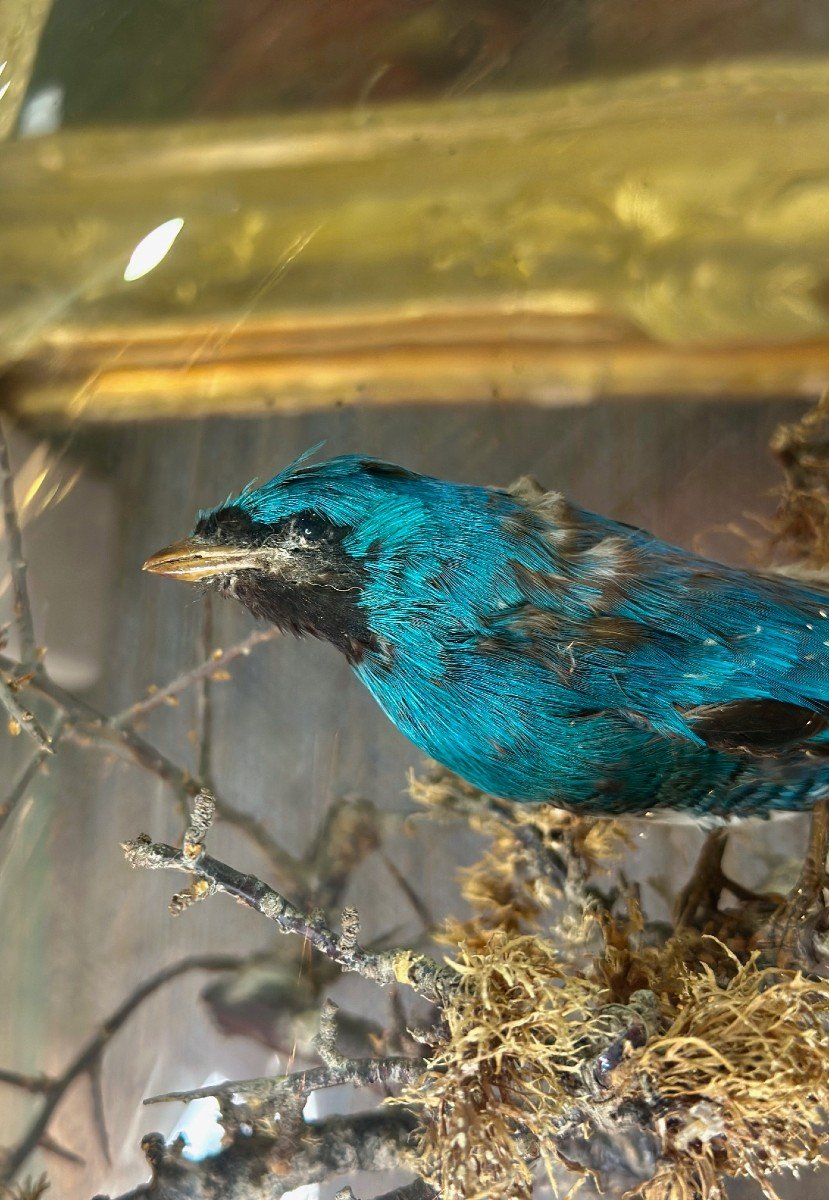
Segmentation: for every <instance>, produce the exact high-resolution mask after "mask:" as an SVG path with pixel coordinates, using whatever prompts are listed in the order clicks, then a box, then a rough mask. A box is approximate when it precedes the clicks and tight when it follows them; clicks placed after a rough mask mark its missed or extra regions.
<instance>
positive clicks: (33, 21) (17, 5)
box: [0, 0, 52, 138]
mask: <svg viewBox="0 0 829 1200" xmlns="http://www.w3.org/2000/svg"><path fill="white" fill-rule="evenodd" d="M51 8H52V0H2V3H0V63H3V64H4V69H3V71H2V73H0V89H4V90H3V91H2V95H0V138H5V137H8V136H9V134H10V133H11V132H12V130H13V129H14V126H15V123H16V121H17V117H18V114H19V112H20V107H21V105H22V103H23V98H24V96H25V94H26V88H27V87H28V85H29V79H30V77H31V73H32V67H33V66H34V62H35V56H36V54H37V47H38V43H39V41H40V35H41V33H42V32H43V27H44V25H45V24H46V19H47V17H48V16H49V13H50V11H51Z"/></svg>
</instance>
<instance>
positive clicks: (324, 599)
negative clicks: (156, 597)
mask: <svg viewBox="0 0 829 1200" xmlns="http://www.w3.org/2000/svg"><path fill="white" fill-rule="evenodd" d="M307 458H308V455H304V456H303V457H302V458H301V459H299V460H297V461H296V462H295V463H293V464H291V466H290V467H288V468H287V469H286V470H285V471H283V472H281V474H279V475H277V476H276V477H275V478H274V479H272V480H270V482H269V483H266V484H264V485H263V486H262V487H259V488H254V487H252V486H248V487H247V488H245V489H244V491H242V492H241V494H240V495H239V496H237V497H235V498H229V499H228V500H226V501H225V502H224V503H223V504H221V505H219V506H218V507H216V508H214V509H212V510H210V511H209V512H203V513H200V514H199V517H198V520H197V522H196V526H195V529H194V530H193V533H192V534H191V535H190V536H189V537H188V538H185V539H184V540H183V541H180V542H177V543H176V544H175V545H173V546H169V547H167V548H166V549H164V550H160V551H159V552H158V553H157V554H154V555H153V556H152V557H151V558H149V559H148V560H147V562H146V563H145V564H144V570H146V571H152V572H154V573H155V574H158V575H168V576H170V577H171V578H173V579H183V580H186V581H188V582H194V583H201V584H203V585H206V586H208V587H211V588H213V589H215V590H217V591H218V592H219V593H221V594H222V595H225V596H232V597H234V598H235V599H236V600H239V601H240V602H241V603H242V604H244V605H245V607H246V608H248V609H249V610H250V611H251V612H252V613H253V614H254V615H255V616H257V617H260V618H264V619H266V620H270V621H272V622H273V623H274V624H276V625H278V626H280V627H281V628H283V629H286V630H289V631H291V632H293V633H296V634H300V635H302V634H312V635H314V636H316V637H321V638H324V639H326V640H327V641H330V642H332V643H333V644H334V645H335V646H337V647H338V648H339V649H340V650H342V651H343V652H344V653H345V655H346V657H347V658H348V659H349V661H350V662H352V663H357V662H360V661H361V660H362V658H363V657H364V655H365V654H366V653H367V652H368V651H370V650H375V649H377V647H378V643H379V641H380V640H381V637H382V635H380V634H378V631H377V625H378V622H376V621H375V620H374V619H373V618H374V616H375V615H377V614H378V610H379V609H382V608H384V607H385V608H391V607H392V606H393V602H394V599H395V597H394V594H393V592H392V591H391V588H392V587H393V586H394V585H393V583H392V582H391V580H392V577H393V576H394V573H395V572H397V576H395V578H398V577H400V575H401V573H402V572H406V573H407V575H406V583H407V585H410V586H409V591H412V589H413V590H414V592H416V591H417V580H418V578H420V577H424V576H425V574H426V572H427V571H428V570H429V569H430V568H431V569H434V564H435V555H436V554H437V553H438V552H439V547H440V545H441V538H442V534H441V527H442V523H443V522H444V521H445V518H446V507H447V500H450V501H451V496H452V494H453V493H452V489H454V488H455V485H451V484H445V483H443V482H442V481H440V480H436V479H431V478H429V477H426V476H422V475H416V474H414V473H413V472H410V471H407V470H405V469H404V468H402V467H396V466H392V465H391V464H388V463H382V462H377V461H375V460H373V459H367V458H364V457H359V456H347V457H342V458H335V459H330V460H328V461H325V462H319V463H308V462H307V461H306V460H307ZM438 490H440V496H438V495H437V492H438ZM457 490H458V491H459V492H460V491H461V490H462V489H457ZM476 490H477V489H476ZM450 508H451V503H450ZM379 623H380V624H381V625H382V621H380V622H379Z"/></svg>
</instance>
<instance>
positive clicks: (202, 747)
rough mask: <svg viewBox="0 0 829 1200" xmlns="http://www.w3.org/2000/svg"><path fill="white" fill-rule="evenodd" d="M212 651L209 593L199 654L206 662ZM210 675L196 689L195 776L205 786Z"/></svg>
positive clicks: (210, 736) (209, 746)
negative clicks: (196, 750)
mask: <svg viewBox="0 0 829 1200" xmlns="http://www.w3.org/2000/svg"><path fill="white" fill-rule="evenodd" d="M212 649H213V601H212V598H211V596H210V593H209V592H208V594H207V595H206V596H205V598H204V604H203V607H202V625H201V654H202V658H203V659H204V660H205V661H207V660H209V658H210V655H211V651H212ZM212 678H213V677H212V675H204V676H202V678H201V679H200V680H199V683H198V687H197V689H196V733H197V740H198V747H199V757H198V762H197V764H196V774H197V775H198V777H199V779H203V780H204V782H205V783H206V784H207V786H208V787H209V786H211V782H212V776H213V772H212V763H213V694H212V691H211V685H212Z"/></svg>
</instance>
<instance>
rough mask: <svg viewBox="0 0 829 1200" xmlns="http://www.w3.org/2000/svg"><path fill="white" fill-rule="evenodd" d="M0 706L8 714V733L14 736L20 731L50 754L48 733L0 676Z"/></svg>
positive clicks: (6, 680) (6, 681)
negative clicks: (0, 705)
mask: <svg viewBox="0 0 829 1200" xmlns="http://www.w3.org/2000/svg"><path fill="white" fill-rule="evenodd" d="M0 704H2V705H3V707H4V708H5V710H6V712H7V713H8V714H9V732H10V733H11V734H12V735H13V736H15V735H17V734H18V733H19V732H20V730H21V729H24V730H25V731H26V733H28V735H29V736H30V737H32V738H34V740H35V741H36V742H38V743H39V745H40V747H41V749H43V750H45V751H46V753H47V754H51V753H52V743H51V740H50V738H49V735H48V733H47V732H46V730H45V729H44V728H43V726H42V725H41V723H40V721H38V719H37V717H36V716H35V715H34V713H33V712H30V711H29V709H28V708H24V707H23V705H22V704H21V703H20V701H19V700H18V698H17V692H16V691H15V689H14V687H13V686H12V684H11V683H9V681H8V679H4V678H3V676H2V675H0Z"/></svg>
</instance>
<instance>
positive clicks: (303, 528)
mask: <svg viewBox="0 0 829 1200" xmlns="http://www.w3.org/2000/svg"><path fill="white" fill-rule="evenodd" d="M291 527H292V531H293V533H294V534H295V535H296V537H298V538H299V539H300V541H303V542H327V541H330V540H331V533H332V530H331V524H330V522H329V521H326V519H325V517H319V516H317V514H316V513H313V512H307V513H298V514H297V516H295V517H294V518H293V520H292V522H291Z"/></svg>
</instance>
